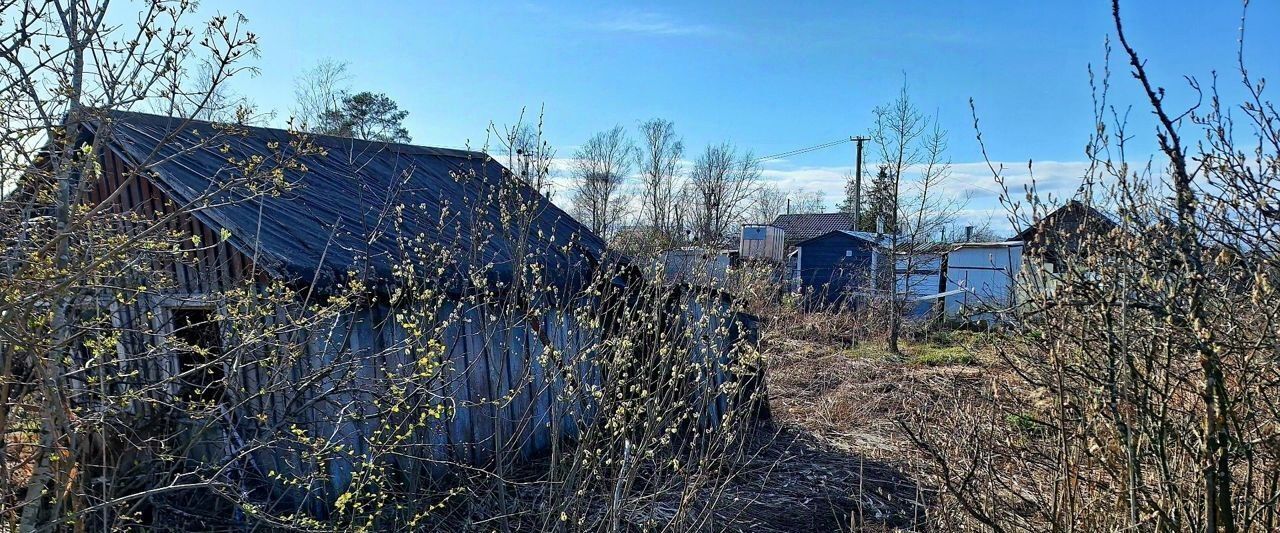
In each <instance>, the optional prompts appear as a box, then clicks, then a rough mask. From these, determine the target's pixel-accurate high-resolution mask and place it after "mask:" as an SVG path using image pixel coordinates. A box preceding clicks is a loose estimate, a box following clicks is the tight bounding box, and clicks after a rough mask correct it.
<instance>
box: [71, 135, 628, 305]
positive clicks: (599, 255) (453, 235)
mask: <svg viewBox="0 0 1280 533" xmlns="http://www.w3.org/2000/svg"><path fill="white" fill-rule="evenodd" d="M107 116H108V117H109V119H108V120H106V121H103V122H94V123H90V124H89V125H88V129H89V133H91V134H93V133H96V130H97V129H99V128H102V127H103V126H104V125H105V126H106V127H109V128H111V129H110V131H111V137H110V141H111V144H112V148H113V149H115V150H116V151H117V152H118V153H122V155H124V156H126V159H128V160H130V162H131V163H132V164H134V165H145V166H147V169H148V170H151V171H153V172H152V174H153V175H154V176H155V177H156V179H154V180H152V181H153V182H157V183H156V185H157V186H159V187H160V188H161V190H162V191H164V192H165V193H166V194H168V195H170V196H171V197H173V200H174V201H175V202H177V203H178V204H179V205H184V204H187V203H190V202H191V201H192V200H193V199H197V198H204V197H206V195H211V197H210V200H211V201H209V202H208V204H209V205H200V206H195V207H196V209H194V210H193V213H192V214H193V216H195V217H196V218H197V219H198V220H200V221H201V222H202V223H204V224H206V225H208V226H210V227H212V228H214V229H215V231H216V230H219V229H224V228H225V229H227V230H229V231H230V232H231V236H232V244H233V245H237V247H238V248H240V249H241V252H247V253H246V255H250V256H256V257H257V261H258V262H259V263H260V264H261V265H262V266H263V267H264V268H266V270H267V271H268V272H269V273H271V274H274V275H275V276H277V277H282V278H286V279H287V280H289V281H293V282H295V283H306V284H310V283H312V282H313V280H314V282H315V283H316V285H318V286H321V287H324V286H332V285H334V284H335V283H338V282H339V281H341V280H343V279H345V278H346V276H347V272H349V271H352V270H354V271H356V272H357V273H358V274H360V275H365V274H370V275H371V276H372V277H373V278H376V279H378V280H385V279H390V278H391V277H393V276H394V265H395V264H397V263H396V262H397V261H400V260H402V259H403V258H404V257H405V254H406V250H405V249H404V243H403V242H402V241H401V240H400V237H404V236H411V237H414V238H417V237H422V238H423V239H424V241H425V242H428V243H440V244H443V245H447V246H456V247H457V249H459V250H461V252H462V253H461V254H459V255H460V256H462V257H461V259H459V264H458V265H456V267H455V268H456V270H458V271H459V272H455V273H453V274H452V275H451V276H449V277H451V278H459V277H460V278H461V279H465V278H466V276H465V275H461V276H459V274H460V273H461V272H463V271H465V269H467V268H469V267H471V266H477V267H482V268H492V269H493V274H495V275H497V276H499V277H500V278H504V279H505V278H508V277H510V276H512V275H514V271H515V268H517V267H515V263H516V262H517V261H521V260H522V259H521V258H517V257H514V254H515V253H516V252H517V251H519V250H520V249H521V247H517V246H515V244H516V243H515V239H516V237H511V236H504V235H501V230H498V233H499V235H482V234H477V233H476V231H477V230H478V229H480V228H484V227H489V225H491V226H492V227H494V228H502V227H504V226H503V224H505V222H503V219H502V218H501V215H500V213H497V209H496V208H493V207H492V206H490V205H488V204H487V203H486V202H487V199H486V198H487V196H488V195H489V194H490V193H491V192H492V190H496V188H497V187H513V186H514V187H515V189H514V191H515V193H516V194H517V195H518V196H517V197H516V198H518V199H520V200H522V201H528V202H532V205H533V211H532V212H533V213H535V214H534V216H533V218H532V222H531V224H532V227H531V228H530V229H531V231H529V232H528V233H527V234H525V235H527V242H528V243H529V246H526V247H524V249H525V250H526V251H527V252H529V253H531V254H534V259H533V260H535V261H539V262H542V263H543V264H544V266H545V271H546V272H547V273H549V274H550V275H551V276H553V278H552V279H550V280H548V281H549V282H552V283H555V282H564V283H565V284H569V283H570V281H569V280H570V279H574V280H581V279H583V278H584V276H586V275H588V272H590V271H591V270H593V269H595V268H596V267H597V266H598V265H599V264H600V262H601V260H602V259H603V258H604V257H606V252H605V244H604V241H603V240H602V239H601V238H600V237H599V236H597V235H595V234H594V233H592V232H591V231H590V229H588V228H587V227H586V226H584V225H582V224H581V223H580V222H578V221H577V220H575V219H573V217H571V216H569V215H568V213H565V212H564V211H563V210H561V209H560V208H559V207H557V206H556V205H555V204H553V203H551V202H550V200H548V199H547V198H546V197H545V196H543V195H542V194H540V193H539V192H538V191H535V190H533V188H532V187H530V186H529V185H528V184H525V183H523V182H522V181H520V180H519V179H518V178H513V177H511V174H510V172H509V171H508V170H507V169H506V168H504V167H503V166H502V165H501V164H499V163H498V162H497V161H496V160H494V159H493V158H492V157H490V156H488V155H487V154H484V153H482V152H472V151H467V150H456V149H451V148H431V147H422V146H413V145H405V144H395V143H381V142H377V141H361V140H357V139H348V138H343V137H334V136H323V135H321V136H311V135H309V134H307V135H308V137H307V138H308V139H309V140H310V141H312V142H314V143H315V144H316V145H317V146H318V147H320V148H323V149H324V150H325V151H326V152H327V153H328V154H327V155H326V156H321V155H306V156H302V162H303V163H304V164H305V165H306V167H307V168H306V170H305V171H303V170H300V169H290V168H285V169H282V172H283V178H282V181H284V182H286V183H288V184H289V187H287V188H286V189H285V190H284V191H278V194H265V195H264V194H252V193H250V192H248V191H241V190H236V189H232V190H221V189H219V188H218V182H219V180H223V179H224V178H226V177H227V176H228V175H229V174H231V173H233V171H234V170H235V168H234V167H232V166H230V165H229V164H228V162H227V158H228V157H229V156H235V157H237V158H242V159H243V158H245V157H248V156H251V155H263V156H266V155H270V154H271V152H270V150H269V148H267V147H268V145H269V144H270V142H271V141H285V140H287V139H291V138H293V137H292V135H293V133H292V132H289V131H287V130H281V129H278V128H264V127H258V126H244V127H241V126H234V125H233V126H231V128H233V131H231V132H222V131H220V130H219V129H218V128H220V127H221V126H219V125H216V124H215V123H212V122H208V121H202V120H193V119H179V118H173V117H166V116H163V115H151V114H146V113H135V112H123V111H116V112H112V113H110V114H109V115H107ZM241 128H243V129H241ZM224 146H225V147H226V150H227V152H225V153H224V151H223V147H224ZM335 152H337V153H335ZM460 176H462V178H460ZM507 190H509V191H510V190H512V189H507ZM396 205H403V206H406V209H404V210H403V211H401V212H396V213H392V214H395V215H398V216H397V217H389V216H388V214H389V211H388V209H389V208H390V207H392V206H396ZM476 221H479V222H476ZM481 223H482V224H486V225H483V226H481V225H477V224H481ZM570 242H576V243H577V245H575V246H569V243H570ZM471 256H474V257H471ZM463 263H465V264H463ZM472 263H474V265H473V264H472Z"/></svg>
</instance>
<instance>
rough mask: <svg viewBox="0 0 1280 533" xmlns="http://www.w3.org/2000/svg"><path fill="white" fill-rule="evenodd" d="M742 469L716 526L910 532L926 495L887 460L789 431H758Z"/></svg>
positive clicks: (727, 489) (918, 520) (921, 512)
mask: <svg viewBox="0 0 1280 533" xmlns="http://www.w3.org/2000/svg"><path fill="white" fill-rule="evenodd" d="M748 450H749V452H748V453H749V455H751V458H750V460H749V461H748V463H747V465H745V466H746V468H745V469H744V470H743V471H742V472H740V473H739V474H738V475H736V476H735V477H734V479H733V480H732V481H731V482H730V483H729V484H728V486H727V487H725V493H724V494H723V495H722V496H721V497H720V498H719V499H718V501H719V504H718V508H717V509H716V513H715V514H716V515H717V516H719V517H722V519H723V522H722V523H721V524H718V525H716V526H715V527H713V529H717V530H720V529H725V530H744V531H752V532H764V531H808V532H819V531H849V530H860V531H892V530H915V529H920V528H921V527H922V526H923V524H924V519H925V510H926V509H927V507H928V504H929V499H930V496H929V492H928V491H927V490H926V489H924V488H922V487H920V486H919V485H918V484H917V483H916V482H915V481H914V480H912V479H911V478H910V477H908V476H907V475H906V474H904V473H902V472H901V471H899V470H897V469H896V468H894V467H893V466H890V465H888V464H885V463H882V462H878V461H874V460H868V459H864V458H861V457H858V456H856V455H853V454H850V453H847V452H843V451H840V450H837V449H834V448H832V447H830V446H827V445H824V444H822V443H821V442H819V441H817V440H816V439H814V438H813V437H811V436H809V435H808V434H806V433H803V432H799V431H796V430H794V429H790V428H782V429H778V428H769V429H766V428H761V429H759V430H757V431H756V433H755V435H753V437H752V441H751V444H750V447H749V448H748Z"/></svg>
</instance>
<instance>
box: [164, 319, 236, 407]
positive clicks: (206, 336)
mask: <svg viewBox="0 0 1280 533" xmlns="http://www.w3.org/2000/svg"><path fill="white" fill-rule="evenodd" d="M173 336H174V338H175V339H176V340H177V341H178V342H177V343H175V344H176V345H177V346H176V350H175V351H176V352H177V356H178V374H179V376H180V377H179V378H178V384H179V389H178V393H179V394H180V395H181V396H182V397H184V398H187V399H191V400H200V401H204V402H218V401H221V400H222V396H223V393H224V392H225V391H226V387H225V384H224V381H225V379H226V371H225V370H223V368H222V362H221V361H220V359H221V356H222V334H221V332H220V331H219V330H218V322H217V320H216V319H215V318H214V316H213V311H211V310H209V309H174V310H173Z"/></svg>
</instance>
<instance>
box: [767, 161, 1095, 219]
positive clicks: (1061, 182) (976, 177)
mask: <svg viewBox="0 0 1280 533" xmlns="http://www.w3.org/2000/svg"><path fill="white" fill-rule="evenodd" d="M993 165H995V167H996V168H997V169H1000V168H1002V167H1003V169H1002V175H1003V176H1004V180H1005V185H1006V186H1007V187H1008V189H1009V194H1010V196H1011V199H1012V200H1013V202H1014V203H1018V202H1023V201H1024V199H1025V192H1024V191H1025V189H1024V187H1029V186H1031V184H1032V181H1033V179H1032V178H1033V175H1034V182H1035V190H1036V193H1037V194H1038V195H1039V196H1040V197H1041V198H1042V199H1046V200H1047V199H1048V198H1049V197H1053V198H1056V199H1058V200H1059V201H1060V200H1061V199H1064V198H1068V197H1070V196H1072V195H1073V194H1074V193H1075V191H1076V189H1077V188H1078V187H1079V186H1080V184H1081V181H1082V179H1083V177H1084V175H1085V172H1086V171H1087V169H1088V166H1089V164H1088V162H1083V161H1042V162H1035V163H1034V164H1033V165H1032V167H1031V171H1028V169H1027V164H1026V163H1025V162H1021V163H1014V162H996V163H993ZM766 166H775V167H776V166H777V165H768V164H766ZM852 172H853V167H852V166H830V167H794V168H765V169H764V170H763V171H762V173H761V174H762V176H763V178H764V179H765V180H766V181H768V182H770V183H772V184H774V185H776V186H778V187H779V188H781V189H783V190H788V191H798V190H810V191H821V192H822V193H823V194H824V195H826V198H827V200H828V204H831V205H834V204H836V203H838V202H839V201H840V200H841V199H843V198H844V194H845V192H844V187H845V183H846V181H845V180H846V176H848V175H849V174H851V173H852ZM863 172H864V175H863V180H864V181H863V183H864V187H866V186H867V185H866V183H867V182H868V181H869V180H870V179H871V176H872V175H873V174H872V173H873V172H874V166H871V167H868V168H867V169H864V170H863ZM912 178H913V177H912V176H910V175H908V176H907V182H908V183H907V186H908V187H909V186H910V181H911V180H912ZM938 193H939V194H940V195H942V196H943V197H950V198H955V199H957V200H961V201H963V202H964V204H965V207H964V208H963V209H961V210H960V211H959V212H958V213H957V218H958V219H959V220H958V221H959V222H962V223H972V224H974V225H978V226H981V225H983V224H984V223H988V222H989V223H990V224H991V227H992V228H995V229H998V230H1003V229H1007V227H1008V226H1009V222H1008V216H1007V215H1008V213H1007V210H1006V208H1005V207H1004V206H1003V205H1002V204H1001V203H1000V194H1001V187H1000V185H999V184H998V183H996V180H995V178H994V176H993V175H992V173H991V169H990V168H989V167H988V166H987V163H985V162H981V161H979V162H970V163H954V164H952V165H951V175H950V177H949V178H948V179H947V180H946V181H944V182H943V183H942V185H941V188H940V190H939V191H938Z"/></svg>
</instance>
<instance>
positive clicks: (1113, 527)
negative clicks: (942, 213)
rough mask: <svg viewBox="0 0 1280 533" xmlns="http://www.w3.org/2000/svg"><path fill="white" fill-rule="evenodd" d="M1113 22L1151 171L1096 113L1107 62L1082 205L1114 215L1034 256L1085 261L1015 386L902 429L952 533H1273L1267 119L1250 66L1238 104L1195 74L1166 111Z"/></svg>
mask: <svg viewBox="0 0 1280 533" xmlns="http://www.w3.org/2000/svg"><path fill="white" fill-rule="evenodd" d="M1113 10H1114V22H1115V28H1116V36H1117V37H1118V41H1119V44H1120V48H1121V51H1122V55H1123V57H1124V58H1125V61H1126V63H1128V66H1129V68H1130V70H1131V73H1132V75H1133V78H1134V80H1135V81H1136V83H1137V85H1138V86H1139V87H1140V89H1141V90H1142V94H1144V95H1145V97H1146V99H1145V101H1144V103H1143V106H1144V107H1145V108H1146V109H1148V110H1149V111H1151V113H1152V116H1153V117H1154V121H1155V137H1156V141H1157V146H1158V147H1159V150H1160V154H1159V158H1158V160H1153V161H1150V162H1147V163H1136V164H1135V163H1133V162H1130V161H1128V160H1126V145H1127V144H1128V140H1129V139H1130V138H1131V137H1132V134H1131V133H1130V132H1128V131H1126V123H1125V119H1124V117H1125V115H1126V114H1125V113H1121V112H1118V111H1117V110H1116V108H1115V107H1113V104H1112V103H1111V102H1110V101H1109V100H1108V96H1109V94H1108V93H1109V88H1110V83H1111V81H1110V79H1109V66H1108V67H1107V68H1106V69H1104V71H1103V72H1102V73H1101V76H1100V77H1098V78H1096V80H1097V81H1098V82H1100V84H1099V85H1095V105H1096V107H1095V115H1096V117H1097V134H1096V135H1095V136H1094V137H1093V138H1092V139H1091V142H1090V144H1089V147H1088V155H1089V157H1090V158H1091V161H1092V165H1091V168H1090V171H1089V174H1088V175H1087V176H1086V177H1085V178H1086V179H1085V182H1084V184H1083V187H1082V196H1081V198H1080V199H1081V200H1082V201H1084V202H1086V203H1088V204H1091V205H1094V206H1096V207H1098V208H1100V209H1102V210H1104V211H1109V212H1110V213H1111V217H1110V218H1112V219H1114V220H1113V221H1114V223H1115V227H1114V229H1112V230H1110V231H1107V232H1105V233H1101V234H1099V233H1097V232H1090V233H1086V234H1081V235H1054V236H1051V237H1047V238H1046V242H1043V243H1040V244H1044V245H1046V246H1052V245H1054V243H1055V242H1058V243H1061V242H1078V243H1079V247H1078V250H1076V251H1074V252H1073V253H1069V254H1064V255H1066V256H1067V259H1066V260H1065V263H1066V264H1065V268H1062V269H1058V270H1056V271H1055V273H1054V274H1053V275H1052V282H1053V283H1045V284H1041V286H1048V287H1052V290H1045V291H1039V292H1037V293H1036V299H1035V301H1034V304H1033V305H1032V308H1031V309H1030V310H1029V312H1028V313H1027V314H1026V315H1025V320H1026V325H1025V328H1024V329H1023V330H1022V331H1021V332H1019V333H1020V335H1019V336H1018V337H1015V340H1017V341H1018V342H1011V343H1010V344H1009V345H1008V346H1007V347H1006V348H1005V349H1004V350H1003V354H1002V355H1003V358H1004V360H1005V362H1006V364H1007V365H1008V367H1009V368H1010V369H1011V370H1012V371H1014V372H1016V373H1017V376H1018V380H1017V381H1015V382H1010V383H995V382H993V383H992V386H991V388H990V389H989V391H987V392H986V394H985V395H984V398H985V399H986V400H987V401H986V402H984V403H980V404H977V405H985V406H986V407H982V408H977V409H970V410H967V411H960V412H958V413H957V412H956V411H953V410H950V409H948V406H947V405H942V406H939V414H941V412H940V411H946V412H947V413H948V414H949V415H950V416H957V415H958V416H959V421H958V422H957V423H954V424H947V425H946V426H945V427H938V425H935V424H930V425H928V426H923V425H910V424H909V425H908V427H909V428H912V429H911V431H912V434H913V438H914V439H915V440H916V442H917V444H919V446H920V448H921V449H922V450H923V451H925V452H926V453H927V455H928V456H929V457H930V458H931V459H932V460H933V464H934V468H935V470H934V473H935V475H936V476H937V478H936V479H937V480H938V481H939V484H940V485H941V486H943V487H945V489H946V490H945V494H944V498H943V502H944V503H943V506H942V510H941V511H940V512H939V520H941V521H944V523H947V524H949V527H956V528H959V527H975V528H984V529H989V530H993V531H1043V530H1048V529H1052V530H1058V531H1068V530H1079V531H1121V530H1124V531H1132V530H1142V531H1146V530H1152V531H1189V530H1196V531H1270V530H1273V529H1275V528H1276V527H1277V525H1278V524H1277V520H1280V518H1278V517H1277V516H1276V513H1275V509H1276V501H1277V499H1278V498H1280V483H1278V481H1277V480H1280V462H1278V459H1280V457H1277V455H1276V453H1275V452H1276V450H1277V449H1280V448H1277V442H1278V441H1277V435H1276V432H1275V428H1276V427H1277V422H1278V419H1277V415H1278V414H1280V413H1278V412H1277V410H1276V409H1275V405H1276V391H1277V389H1276V386H1275V385H1276V378H1277V375H1276V367H1275V354H1276V353H1277V348H1278V347H1277V345H1276V339H1277V338H1280V336H1278V335H1277V331H1276V326H1275V325H1276V321H1275V318H1276V313H1277V309H1280V298H1278V297H1277V293H1276V291H1275V288H1274V286H1273V283H1274V282H1273V281H1272V280H1273V279H1274V277H1275V276H1276V274H1277V272H1278V270H1277V267H1278V266H1280V264H1278V263H1277V259H1276V258H1277V257H1280V256H1278V255H1277V252H1278V251H1280V250H1277V249H1276V243H1277V242H1278V241H1277V239H1276V231H1277V227H1280V219H1278V218H1277V213H1276V210H1275V209H1274V205H1276V203H1277V201H1278V200H1280V198H1278V196H1280V194H1278V192H1280V191H1278V190H1277V187H1276V183H1277V170H1278V169H1280V159H1278V157H1280V135H1278V134H1277V129H1276V127H1275V125H1276V123H1277V114H1276V111H1275V108H1274V106H1273V105H1272V104H1271V103H1270V102H1269V101H1267V100H1265V99H1264V96H1263V85H1262V83H1261V82H1260V81H1254V80H1255V78H1253V77H1252V75H1251V74H1250V71H1248V70H1247V69H1246V67H1245V61H1244V58H1243V53H1241V54H1240V58H1239V64H1238V65H1237V74H1238V76H1239V79H1240V86H1241V87H1242V88H1243V90H1244V91H1243V94H1244V100H1243V101H1242V102H1241V103H1240V104H1238V105H1236V106H1234V107H1230V106H1229V105H1228V104H1227V103H1225V102H1223V101H1222V99H1221V98H1220V97H1219V93H1218V90H1217V81H1216V79H1215V80H1214V82H1213V83H1212V84H1210V85H1209V86H1203V85H1201V83H1200V82H1198V81H1197V80H1195V79H1194V78H1188V83H1189V86H1190V88H1191V90H1192V91H1193V92H1194V93H1195V94H1197V95H1200V96H1201V100H1200V102H1199V103H1197V104H1196V105H1194V106H1192V107H1190V108H1187V109H1185V110H1180V111H1175V110H1172V109H1170V106H1169V104H1168V103H1167V102H1166V101H1165V94H1166V92H1165V90H1164V89H1163V88H1160V87H1158V86H1157V85H1156V83H1157V82H1156V81H1155V80H1154V79H1152V78H1151V77H1150V76H1149V75H1148V72H1147V70H1146V68H1145V63H1144V61H1143V60H1142V58H1141V56H1140V54H1139V53H1138V51H1137V50H1136V49H1135V47H1134V46H1133V45H1132V43H1131V42H1130V41H1129V40H1128V38H1127V34H1126V31H1125V30H1126V27H1125V26H1124V24H1123V23H1122V22H1123V18H1122V17H1121V14H1120V13H1121V12H1120V6H1119V2H1113ZM1242 28H1243V25H1242ZM1242 31H1243V30H1242ZM1242 42H1243V34H1242ZM1242 46H1243V45H1242ZM1242 50H1243V48H1242ZM1109 51H1110V50H1109V49H1108V52H1109ZM1205 97H1207V99H1206V98H1205ZM1229 110H1230V111H1231V112H1229ZM1233 115H1234V116H1235V117H1242V118H1243V121H1242V122H1243V124H1241V123H1237V122H1235V120H1236V119H1233ZM993 171H994V172H995V174H996V178H997V180H1001V169H999V168H993ZM1014 194H1015V193H1012V192H1006V196H1005V199H1006V200H1009V199H1011V198H1012V197H1013V196H1014ZM1025 196H1026V198H1027V200H1029V204H1030V205H1032V206H1033V207H1032V208H1031V209H1030V210H1016V209H1015V210H1013V211H1012V216H1014V218H1015V220H1021V221H1024V222H1025V221H1026V220H1028V219H1032V220H1034V219H1037V218H1039V217H1041V216H1042V215H1043V213H1044V206H1043V205H1042V204H1041V203H1040V202H1039V198H1038V197H1037V196H1036V195H1035V191H1034V189H1029V190H1028V191H1026V195H1025ZM1046 277H1047V276H1046ZM1043 281H1048V280H1047V279H1046V280H1043Z"/></svg>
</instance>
